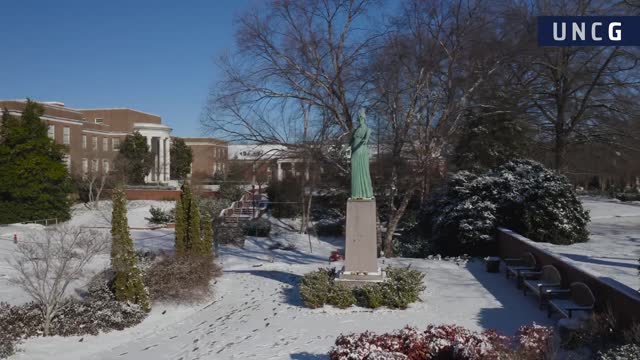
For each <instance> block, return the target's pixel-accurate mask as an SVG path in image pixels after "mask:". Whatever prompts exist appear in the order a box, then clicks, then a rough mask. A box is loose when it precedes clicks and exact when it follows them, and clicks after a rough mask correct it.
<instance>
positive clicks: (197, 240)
mask: <svg viewBox="0 0 640 360" xmlns="http://www.w3.org/2000/svg"><path fill="white" fill-rule="evenodd" d="M209 219H210V218H209ZM210 225H211V223H210V221H209V226H210ZM211 241H213V237H211ZM175 248H176V255H178V256H191V255H196V256H208V255H211V252H212V247H211V246H207V244H206V243H205V240H203V238H202V236H201V228H200V207H199V206H198V199H197V198H196V197H195V196H194V194H193V191H192V189H191V186H189V184H188V183H184V185H182V193H181V194H180V199H179V200H178V202H177V204H176V241H175Z"/></svg>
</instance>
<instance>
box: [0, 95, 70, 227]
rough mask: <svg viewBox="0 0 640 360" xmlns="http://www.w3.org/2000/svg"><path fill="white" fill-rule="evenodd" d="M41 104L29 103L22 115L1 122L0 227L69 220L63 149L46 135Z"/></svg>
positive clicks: (67, 174) (66, 175)
mask: <svg viewBox="0 0 640 360" xmlns="http://www.w3.org/2000/svg"><path fill="white" fill-rule="evenodd" d="M43 115H44V108H43V107H42V105H40V104H38V103H36V102H33V101H31V100H28V101H27V103H26V104H25V108H24V110H23V112H22V115H21V116H19V117H18V116H13V115H11V114H9V112H8V111H6V109H5V111H2V119H0V224H6V223H14V222H20V221H27V220H37V219H50V218H57V219H58V220H61V221H64V220H67V219H69V217H70V212H69V208H70V205H71V203H70V201H69V199H68V195H69V193H71V191H72V186H71V181H70V177H69V173H68V171H67V166H66V165H65V164H64V162H63V157H64V146H63V145H58V144H56V143H55V141H53V140H52V139H50V138H49V136H48V135H47V124H46V122H45V121H44V120H42V118H41V117H42V116H43Z"/></svg>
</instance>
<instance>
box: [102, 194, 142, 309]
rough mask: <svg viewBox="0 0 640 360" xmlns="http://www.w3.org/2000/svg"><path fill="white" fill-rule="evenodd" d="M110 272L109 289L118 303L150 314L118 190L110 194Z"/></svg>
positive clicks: (123, 201)
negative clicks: (111, 275)
mask: <svg viewBox="0 0 640 360" xmlns="http://www.w3.org/2000/svg"><path fill="white" fill-rule="evenodd" d="M111 236H112V243H111V268H112V269H113V271H114V272H115V279H114V282H113V287H114V291H115V296H116V299H117V300H118V301H128V302H131V303H134V304H138V305H140V307H142V309H144V310H145V311H149V310H150V304H149V294H148V293H147V289H146V288H145V286H144V283H143V282H142V274H141V272H140V269H138V264H137V260H136V254H135V252H134V249H133V240H132V239H131V236H130V235H129V226H128V222H127V199H126V195H125V192H124V189H123V188H122V187H118V188H116V189H115V190H114V191H113V213H112V218H111Z"/></svg>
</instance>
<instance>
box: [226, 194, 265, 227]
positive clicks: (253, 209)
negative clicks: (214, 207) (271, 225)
mask: <svg viewBox="0 0 640 360" xmlns="http://www.w3.org/2000/svg"><path fill="white" fill-rule="evenodd" d="M267 202H268V198H267V194H263V193H259V192H258V191H257V190H256V191H247V192H246V193H245V194H244V195H242V197H241V198H240V200H238V201H234V202H233V203H232V204H231V205H230V206H229V207H228V208H226V209H223V210H222V211H221V212H220V216H221V217H222V218H224V221H225V222H226V223H232V224H233V223H241V222H245V221H249V220H253V219H257V218H259V217H260V216H262V214H263V213H264V212H265V211H266V209H267Z"/></svg>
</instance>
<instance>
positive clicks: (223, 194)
mask: <svg viewBox="0 0 640 360" xmlns="http://www.w3.org/2000/svg"><path fill="white" fill-rule="evenodd" d="M218 192H219V193H220V199H223V200H227V201H231V202H234V201H238V200H240V198H241V197H242V195H244V194H245V193H246V191H245V190H244V189H243V188H242V186H240V185H237V184H232V183H226V182H225V183H222V184H220V189H219V190H218Z"/></svg>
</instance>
